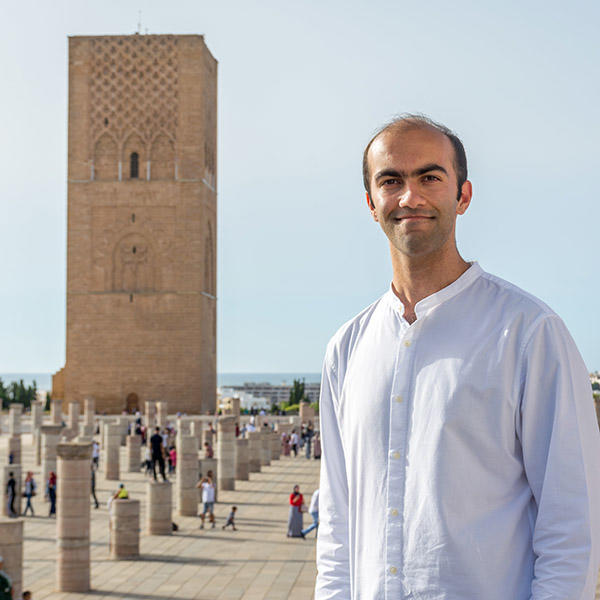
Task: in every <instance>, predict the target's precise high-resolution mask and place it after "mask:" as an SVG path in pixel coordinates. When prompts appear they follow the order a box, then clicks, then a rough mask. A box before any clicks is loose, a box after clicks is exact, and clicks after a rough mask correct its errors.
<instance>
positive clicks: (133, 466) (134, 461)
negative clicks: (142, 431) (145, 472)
mask: <svg viewBox="0 0 600 600" xmlns="http://www.w3.org/2000/svg"><path fill="white" fill-rule="evenodd" d="M141 447H142V436H140V435H137V434H136V433H132V434H131V435H128V436H127V472H128V473H139V472H140V465H141V464H142V458H141V454H140V450H141Z"/></svg>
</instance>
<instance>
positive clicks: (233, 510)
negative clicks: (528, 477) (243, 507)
mask: <svg viewBox="0 0 600 600" xmlns="http://www.w3.org/2000/svg"><path fill="white" fill-rule="evenodd" d="M236 512H237V506H232V507H231V512H230V513H229V516H228V517H227V522H226V523H225V525H223V527H222V529H226V528H227V527H229V525H231V528H232V529H233V530H234V531H237V529H236V527H235V513H236Z"/></svg>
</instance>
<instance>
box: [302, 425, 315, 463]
mask: <svg viewBox="0 0 600 600" xmlns="http://www.w3.org/2000/svg"><path fill="white" fill-rule="evenodd" d="M314 433H315V432H314V429H313V426H312V423H311V422H310V421H309V422H308V426H307V427H306V434H305V436H304V439H305V440H306V442H305V443H306V458H310V445H311V441H312V438H313V435H314Z"/></svg>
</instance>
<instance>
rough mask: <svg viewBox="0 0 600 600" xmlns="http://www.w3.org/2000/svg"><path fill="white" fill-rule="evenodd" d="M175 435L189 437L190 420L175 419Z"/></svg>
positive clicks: (183, 418)
mask: <svg viewBox="0 0 600 600" xmlns="http://www.w3.org/2000/svg"><path fill="white" fill-rule="evenodd" d="M177 435H190V420H189V419H188V418H185V417H177Z"/></svg>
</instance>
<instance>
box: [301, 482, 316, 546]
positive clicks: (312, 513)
mask: <svg viewBox="0 0 600 600" xmlns="http://www.w3.org/2000/svg"><path fill="white" fill-rule="evenodd" d="M308 512H309V513H310V516H311V517H312V518H313V522H312V524H311V525H309V526H308V527H307V528H306V529H303V530H302V532H301V533H302V537H306V534H307V533H310V532H311V531H312V530H313V529H317V528H318V527H319V488H317V489H316V490H315V491H314V492H313V495H312V496H311V497H310V505H309V507H308ZM315 535H316V534H315Z"/></svg>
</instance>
